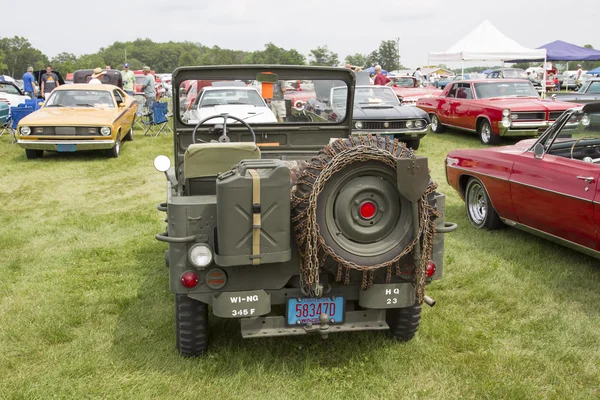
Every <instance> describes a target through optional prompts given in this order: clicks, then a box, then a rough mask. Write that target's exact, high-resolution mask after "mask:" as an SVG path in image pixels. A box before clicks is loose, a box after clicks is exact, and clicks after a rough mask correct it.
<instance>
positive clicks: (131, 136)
mask: <svg viewBox="0 0 600 400" xmlns="http://www.w3.org/2000/svg"><path fill="white" fill-rule="evenodd" d="M124 139H125V140H126V141H128V142H131V141H133V125H131V128H129V132H127V135H125V138H124Z"/></svg>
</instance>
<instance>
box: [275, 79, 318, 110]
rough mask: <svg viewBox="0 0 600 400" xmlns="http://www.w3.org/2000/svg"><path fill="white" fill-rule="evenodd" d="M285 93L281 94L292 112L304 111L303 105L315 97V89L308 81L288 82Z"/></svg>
mask: <svg viewBox="0 0 600 400" xmlns="http://www.w3.org/2000/svg"><path fill="white" fill-rule="evenodd" d="M286 83H287V91H286V92H285V93H284V94H283V96H284V98H285V100H286V101H289V102H290V104H291V108H292V109H293V110H294V111H302V110H304V105H305V104H306V102H307V101H308V99H311V98H314V97H316V93H315V88H314V85H313V83H312V82H309V81H300V80H298V81H288V82H286Z"/></svg>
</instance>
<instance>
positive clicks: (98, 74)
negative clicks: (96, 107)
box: [88, 67, 106, 85]
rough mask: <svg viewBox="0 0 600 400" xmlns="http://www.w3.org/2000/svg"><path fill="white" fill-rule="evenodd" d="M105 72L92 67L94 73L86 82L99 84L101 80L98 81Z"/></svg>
mask: <svg viewBox="0 0 600 400" xmlns="http://www.w3.org/2000/svg"><path fill="white" fill-rule="evenodd" d="M104 74H106V71H103V70H102V68H100V67H98V68H94V73H93V74H92V79H90V81H89V82H88V83H89V84H91V85H100V84H102V81H100V79H99V78H100V77H101V76H102V75H104Z"/></svg>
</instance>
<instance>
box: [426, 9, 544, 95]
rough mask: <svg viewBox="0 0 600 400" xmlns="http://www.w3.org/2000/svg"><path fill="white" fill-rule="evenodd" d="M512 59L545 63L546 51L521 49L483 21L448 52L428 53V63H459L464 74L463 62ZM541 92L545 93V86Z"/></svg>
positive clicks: (521, 47)
mask: <svg viewBox="0 0 600 400" xmlns="http://www.w3.org/2000/svg"><path fill="white" fill-rule="evenodd" d="M514 59H519V60H544V63H545V62H546V49H529V48H527V47H523V46H521V45H520V44H519V43H517V42H515V41H514V40H512V39H511V38H509V37H507V36H505V35H504V34H503V33H502V32H500V31H499V30H498V28H496V27H495V26H494V25H492V23H491V22H490V21H488V20H485V21H483V22H482V23H481V24H479V26H477V27H476V28H475V29H473V30H472V31H471V32H470V33H469V34H467V35H466V36H465V37H464V38H462V39H461V40H459V41H458V42H457V43H456V44H454V45H453V46H451V47H450V48H449V49H448V50H446V51H444V52H431V53H429V60H428V61H429V62H431V61H460V62H462V63H463V72H464V62H465V61H501V62H502V63H504V62H506V61H508V60H514ZM503 65H504V64H503ZM463 75H464V74H463ZM544 82H545V79H544ZM543 91H544V92H545V84H544V90H543Z"/></svg>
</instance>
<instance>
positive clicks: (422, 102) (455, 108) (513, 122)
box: [417, 79, 579, 145]
mask: <svg viewBox="0 0 600 400" xmlns="http://www.w3.org/2000/svg"><path fill="white" fill-rule="evenodd" d="M577 106H579V104H573V103H566V102H559V101H550V100H542V99H540V96H539V95H538V93H537V91H536V90H535V89H534V87H533V86H532V85H531V82H529V81H525V80H518V79H515V80H509V79H502V80H498V79H489V80H465V81H458V82H451V83H449V84H448V86H446V89H444V91H443V92H442V94H441V95H440V96H439V97H429V98H427V97H425V98H421V99H419V101H418V102H417V107H419V108H421V109H422V110H424V111H426V112H427V113H428V114H429V117H430V118H431V130H432V131H434V132H436V133H441V132H443V131H444V127H446V126H450V127H453V128H458V129H462V130H466V131H471V132H476V133H477V135H478V136H479V139H480V140H481V142H482V143H483V144H491V145H497V144H499V143H500V138H501V137H503V136H538V135H539V134H540V133H542V132H544V131H545V130H546V129H547V128H548V127H549V126H550V125H551V124H552V122H553V121H554V120H556V118H558V117H559V116H560V115H561V114H562V113H563V112H564V111H565V110H568V109H569V108H572V107H577Z"/></svg>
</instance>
